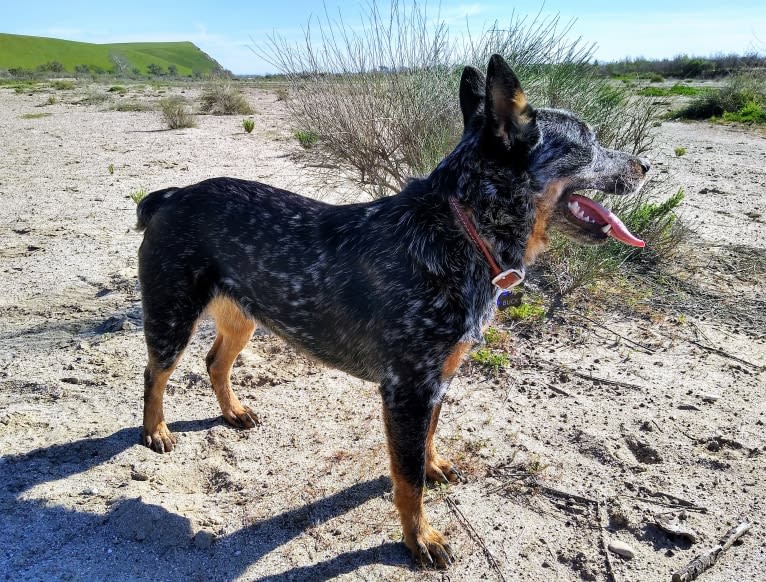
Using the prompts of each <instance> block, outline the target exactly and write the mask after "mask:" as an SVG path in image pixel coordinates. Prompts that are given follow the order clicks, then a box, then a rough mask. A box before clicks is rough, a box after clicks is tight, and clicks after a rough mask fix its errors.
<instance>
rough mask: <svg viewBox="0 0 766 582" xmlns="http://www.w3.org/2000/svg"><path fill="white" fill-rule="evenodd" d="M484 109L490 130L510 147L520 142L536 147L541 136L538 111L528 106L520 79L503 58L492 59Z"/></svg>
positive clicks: (494, 57) (493, 56)
mask: <svg viewBox="0 0 766 582" xmlns="http://www.w3.org/2000/svg"><path fill="white" fill-rule="evenodd" d="M485 99H486V101H485V109H486V114H487V122H486V123H487V128H488V129H489V130H490V131H491V133H492V134H494V135H495V136H496V137H498V138H500V139H501V140H502V141H503V143H505V144H506V146H507V147H509V148H510V147H513V145H514V144H516V143H517V142H526V143H527V144H528V145H529V146H532V145H534V143H535V142H536V141H537V136H538V135H539V134H538V132H537V130H536V127H535V110H534V109H532V107H531V106H530V105H529V103H527V98H526V96H525V95H524V91H522V90H521V83H519V79H518V77H516V74H515V73H514V72H513V70H511V67H509V66H508V63H506V62H505V60H503V57H501V56H500V55H492V57H491V58H490V59H489V65H487V95H486V98H485Z"/></svg>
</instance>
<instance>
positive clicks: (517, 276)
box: [492, 269, 526, 291]
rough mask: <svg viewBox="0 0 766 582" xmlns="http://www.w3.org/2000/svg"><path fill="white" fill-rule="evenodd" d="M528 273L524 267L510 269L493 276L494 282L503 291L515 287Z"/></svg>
mask: <svg viewBox="0 0 766 582" xmlns="http://www.w3.org/2000/svg"><path fill="white" fill-rule="evenodd" d="M525 275H526V273H525V272H524V269H508V270H507V271H503V272H502V273H498V274H497V275H495V276H494V277H493V278H492V284H493V285H494V286H495V287H497V288H498V289H501V290H503V291H507V290H508V289H513V288H514V287H516V286H517V285H520V284H521V283H522V282H523V281H524V277H525Z"/></svg>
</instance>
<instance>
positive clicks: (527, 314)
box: [505, 302, 545, 321]
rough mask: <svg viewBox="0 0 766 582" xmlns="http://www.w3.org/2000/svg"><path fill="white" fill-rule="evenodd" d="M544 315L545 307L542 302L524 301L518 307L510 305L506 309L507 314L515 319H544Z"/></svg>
mask: <svg viewBox="0 0 766 582" xmlns="http://www.w3.org/2000/svg"><path fill="white" fill-rule="evenodd" d="M544 315H545V307H543V306H542V304H540V303H527V302H523V303H522V304H521V305H518V306H516V307H509V308H508V309H507V310H506V311H505V316H506V317H507V318H509V319H512V320H514V321H528V320H535V319H542V318H543V316H544Z"/></svg>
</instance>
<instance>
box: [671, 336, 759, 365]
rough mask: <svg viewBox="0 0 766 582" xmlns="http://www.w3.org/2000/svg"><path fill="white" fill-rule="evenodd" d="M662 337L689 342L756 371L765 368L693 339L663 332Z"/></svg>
mask: <svg viewBox="0 0 766 582" xmlns="http://www.w3.org/2000/svg"><path fill="white" fill-rule="evenodd" d="M659 333H661V334H662V335H664V336H665V337H667V338H670V339H674V340H680V341H685V342H689V343H690V344H692V345H695V346H697V347H698V348H700V349H703V350H705V351H706V352H710V353H711V354H715V355H717V356H721V357H722V358H727V359H729V360H733V361H735V362H739V363H740V364H744V365H745V366H748V367H750V368H753V369H754V370H763V366H759V365H758V364H753V363H752V362H748V361H747V360H743V359H742V358H739V357H737V356H733V355H731V354H730V353H728V352H725V351H723V350H722V349H721V348H716V347H712V346H706V345H705V344H703V343H701V342H698V341H697V340H695V339H692V338H690V337H683V336H680V335H678V334H667V333H663V332H659Z"/></svg>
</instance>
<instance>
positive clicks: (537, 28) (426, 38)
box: [261, 2, 659, 197]
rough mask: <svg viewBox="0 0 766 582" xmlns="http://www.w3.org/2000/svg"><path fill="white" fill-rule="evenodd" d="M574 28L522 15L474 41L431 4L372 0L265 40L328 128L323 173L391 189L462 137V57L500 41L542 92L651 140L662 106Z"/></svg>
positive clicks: (622, 140)
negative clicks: (601, 62)
mask: <svg viewBox="0 0 766 582" xmlns="http://www.w3.org/2000/svg"><path fill="white" fill-rule="evenodd" d="M570 28H571V24H568V25H563V26H562V25H561V24H560V22H559V19H558V18H557V17H556V18H550V19H539V18H536V19H533V20H531V21H529V20H527V19H524V18H518V17H515V16H514V17H513V18H512V19H511V22H510V24H509V26H507V27H506V26H504V27H501V26H499V25H498V24H495V25H494V26H493V27H491V28H489V29H488V30H485V31H483V32H482V33H480V34H479V35H476V36H472V38H473V39H475V40H473V42H471V43H469V44H468V46H465V45H464V44H456V43H453V42H451V41H450V39H449V35H448V30H447V27H446V25H445V24H444V23H443V22H440V21H438V20H434V19H433V17H432V15H430V14H428V13H427V11H426V8H425V7H423V6H421V5H418V4H412V5H407V6H406V7H405V6H404V4H403V3H396V2H394V3H392V4H391V5H390V11H389V9H387V10H386V12H385V13H384V12H382V11H381V9H380V7H379V6H378V5H377V4H376V3H375V2H372V3H371V4H369V5H368V10H367V12H366V13H365V14H364V15H363V18H362V23H361V25H360V26H359V27H355V28H353V29H347V28H344V23H343V21H342V20H341V19H338V20H337V21H335V20H332V19H330V18H329V16H328V17H326V18H325V19H324V20H322V21H321V22H320V23H319V26H318V27H315V28H314V29H312V28H309V30H308V33H307V35H306V40H305V42H304V43H301V44H300V45H293V44H291V43H289V42H288V41H286V40H284V39H280V38H279V37H272V38H271V39H270V40H271V43H270V46H269V48H267V49H266V50H265V51H261V52H262V56H263V57H264V58H266V59H267V60H269V61H270V62H271V63H272V64H274V65H275V66H276V67H277V68H279V69H280V70H281V72H282V73H283V74H284V75H285V76H286V79H287V81H288V83H289V89H290V96H291V98H290V100H289V101H287V107H288V110H289V111H290V113H291V115H292V116H293V118H294V120H295V122H296V123H297V125H298V127H299V128H300V129H301V130H302V131H306V132H313V133H315V134H317V135H319V136H321V145H320V146H319V147H316V148H312V150H311V156H312V157H316V158H319V160H318V161H319V162H320V163H316V164H313V165H312V166H313V167H315V168H316V169H317V170H318V171H320V172H322V169H323V168H324V169H325V171H324V173H323V175H322V176H321V178H322V180H323V181H324V182H325V183H326V184H328V185H330V186H332V185H334V183H333V181H329V182H328V181H327V179H328V178H330V177H332V176H335V177H337V176H340V177H341V179H347V180H350V181H351V182H353V183H354V185H355V186H356V187H357V188H361V189H362V190H363V191H364V192H366V193H368V194H369V195H371V196H372V197H380V196H385V195H388V194H392V193H395V192H398V191H399V190H400V189H401V188H402V187H403V186H404V185H405V184H406V182H407V180H408V179H409V178H410V176H412V175H423V174H427V173H429V172H430V171H431V170H432V169H433V168H434V167H435V165H436V163H438V162H439V161H440V160H441V159H442V158H443V157H444V155H446V154H447V153H448V152H449V150H450V149H451V148H452V147H453V146H454V145H455V143H456V142H457V140H458V138H459V136H460V133H461V130H462V127H461V125H460V119H461V116H460V112H459V110H458V103H457V89H458V84H459V80H460V74H461V71H462V66H456V63H460V64H461V65H462V64H474V65H476V66H479V67H485V66H486V63H487V61H488V59H489V56H490V54H491V53H493V52H499V53H500V54H502V55H503V56H504V57H505V58H506V59H507V60H508V62H509V63H510V64H511V65H512V66H513V67H514V68H515V70H516V72H517V73H518V75H519V77H520V78H521V80H522V83H523V85H524V87H525V90H526V91H527V93H528V96H529V99H530V101H531V102H532V103H533V104H536V105H538V106H546V105H547V106H553V107H561V108H567V109H571V110H573V111H575V112H576V113H578V114H579V115H581V116H582V117H583V118H584V119H585V120H586V121H589V122H590V123H591V124H592V125H593V126H594V127H596V130H597V133H598V135H599V138H600V139H601V141H602V143H604V144H605V145H607V146H611V147H615V148H620V149H622V148H628V149H631V150H633V151H634V152H635V153H640V152H643V151H646V150H647V149H648V148H649V147H650V146H651V141H652V137H651V135H652V127H653V121H654V119H656V118H657V116H658V113H659V106H658V105H657V104H655V103H653V102H651V101H646V100H642V101H635V102H632V101H630V99H631V96H630V92H629V90H628V89H627V88H622V87H614V86H612V85H611V84H610V82H609V80H608V79H605V78H603V77H602V76H600V74H599V71H598V69H597V68H596V67H594V66H592V65H591V64H590V62H589V61H590V59H591V57H592V47H590V46H589V45H584V44H582V43H581V42H580V41H579V40H578V41H574V42H569V41H568V40H566V34H567V33H568V32H569V30H570ZM628 105H630V107H629V106H628ZM327 168H329V169H330V170H329V174H332V176H328V172H327V170H326V169H327ZM339 170H340V171H339ZM335 183H337V182H335Z"/></svg>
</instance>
